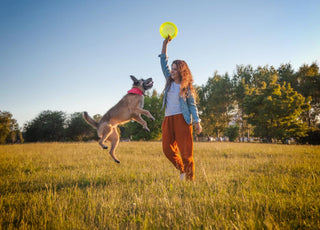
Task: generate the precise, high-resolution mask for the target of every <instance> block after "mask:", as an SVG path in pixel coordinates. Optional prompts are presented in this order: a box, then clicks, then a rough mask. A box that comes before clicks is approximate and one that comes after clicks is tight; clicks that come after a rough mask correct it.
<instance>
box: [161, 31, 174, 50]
mask: <svg viewBox="0 0 320 230" xmlns="http://www.w3.org/2000/svg"><path fill="white" fill-rule="evenodd" d="M171 40H172V38H171V36H170V35H168V37H167V38H166V39H164V41H163V45H162V51H161V53H162V54H166V53H167V45H168V43H169V42H171Z"/></svg>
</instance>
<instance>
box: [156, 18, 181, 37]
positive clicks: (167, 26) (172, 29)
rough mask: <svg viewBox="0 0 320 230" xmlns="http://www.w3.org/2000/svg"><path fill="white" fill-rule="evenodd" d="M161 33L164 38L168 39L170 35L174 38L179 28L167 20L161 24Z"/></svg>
mask: <svg viewBox="0 0 320 230" xmlns="http://www.w3.org/2000/svg"><path fill="white" fill-rule="evenodd" d="M160 34H161V36H162V37H163V38H164V39H166V38H167V37H168V35H170V36H171V39H174V38H175V37H176V36H177V34H178V28H177V26H176V25H175V24H174V23H172V22H165V23H162V25H161V26H160Z"/></svg>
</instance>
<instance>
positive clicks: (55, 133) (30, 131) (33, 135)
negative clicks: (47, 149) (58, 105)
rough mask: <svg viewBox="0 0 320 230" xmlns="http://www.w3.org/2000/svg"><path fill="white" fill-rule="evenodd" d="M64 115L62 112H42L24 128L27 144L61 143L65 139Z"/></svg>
mask: <svg viewBox="0 0 320 230" xmlns="http://www.w3.org/2000/svg"><path fill="white" fill-rule="evenodd" d="M65 121H66V115H65V113H64V112H62V111H50V110H47V111H43V112H41V113H40V114H39V115H38V116H37V117H36V118H35V119H34V120H32V121H31V122H28V123H27V124H26V125H25V126H24V136H25V140H26V141H27V142H36V141H48V142H51V141H63V140H64V137H65Z"/></svg>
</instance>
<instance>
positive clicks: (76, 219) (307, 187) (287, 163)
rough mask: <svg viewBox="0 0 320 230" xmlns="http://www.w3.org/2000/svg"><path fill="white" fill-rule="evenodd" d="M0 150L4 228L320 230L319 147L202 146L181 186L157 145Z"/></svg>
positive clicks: (60, 145)
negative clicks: (190, 178)
mask: <svg viewBox="0 0 320 230" xmlns="http://www.w3.org/2000/svg"><path fill="white" fill-rule="evenodd" d="M117 153H118V157H119V159H120V160H121V164H116V163H114V162H113V160H112V159H111V157H110V156H109V155H108V154H107V153H106V151H103V150H102V149H101V148H100V147H99V146H98V144H97V143H43V144H23V145H4V146H0V195H1V196H0V210H1V211H0V229H167V228H170V229H301V228H303V229H319V228H320V183H319V177H320V146H294V145H292V146H291V145H290V146H289V145H273V144H239V143H238V144H237V143H195V163H196V181H195V182H194V183H191V182H181V181H180V179H179V173H178V171H177V170H175V169H174V167H173V166H172V165H171V163H169V161H168V160H167V159H166V158H165V157H164V155H163V154H162V150H161V143H160V142H128V143H124V142H123V143H120V145H119V148H118V150H117Z"/></svg>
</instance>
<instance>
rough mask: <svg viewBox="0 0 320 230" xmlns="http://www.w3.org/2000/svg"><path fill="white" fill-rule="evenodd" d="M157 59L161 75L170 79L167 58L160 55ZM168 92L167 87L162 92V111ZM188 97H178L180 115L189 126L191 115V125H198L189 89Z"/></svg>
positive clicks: (198, 120) (194, 104)
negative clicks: (158, 59)
mask: <svg viewBox="0 0 320 230" xmlns="http://www.w3.org/2000/svg"><path fill="white" fill-rule="evenodd" d="M159 57H160V64H161V68H162V72H163V75H164V76H165V78H166V80H167V79H168V78H169V77H171V74H170V69H169V65H168V56H167V55H166V54H160V55H159ZM168 90H169V87H166V89H165V90H164V97H163V104H162V109H163V108H164V106H165V104H166V100H167V93H168ZM188 95H189V97H186V99H183V97H179V102H180V108H181V111H182V115H183V117H184V119H185V121H186V122H187V124H191V122H192V120H191V115H192V119H193V123H199V122H200V121H201V120H200V118H199V114H198V109H197V106H196V103H195V100H194V97H193V96H192V95H191V92H190V89H188Z"/></svg>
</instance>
